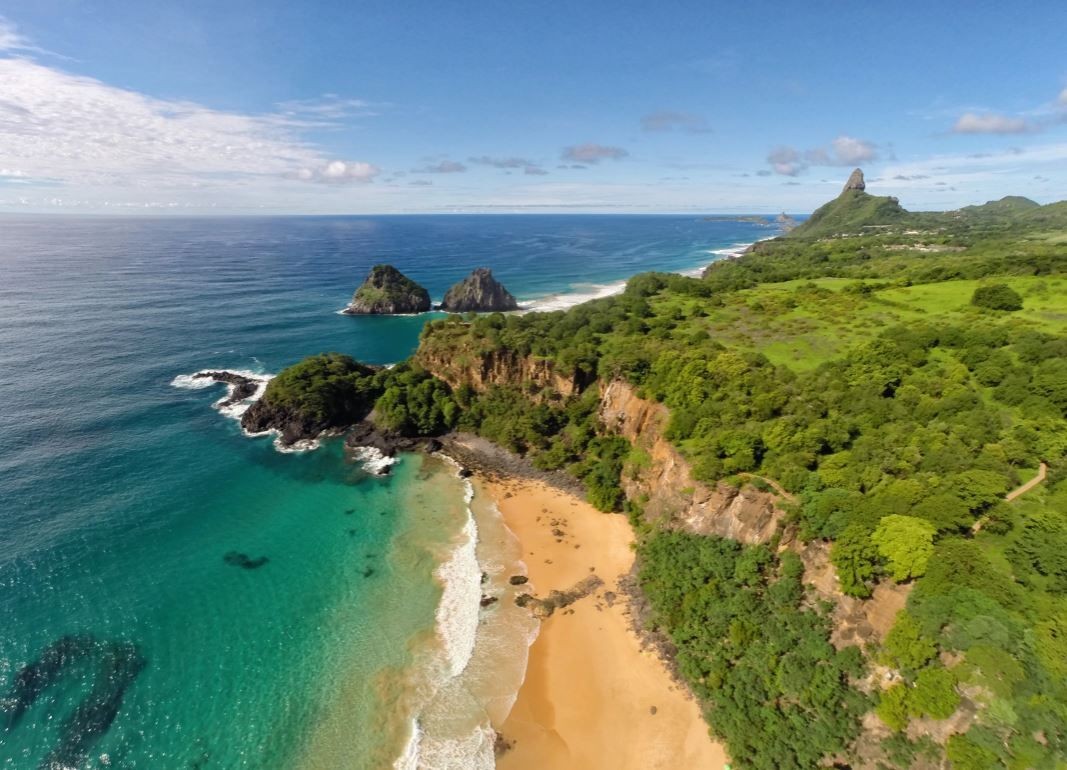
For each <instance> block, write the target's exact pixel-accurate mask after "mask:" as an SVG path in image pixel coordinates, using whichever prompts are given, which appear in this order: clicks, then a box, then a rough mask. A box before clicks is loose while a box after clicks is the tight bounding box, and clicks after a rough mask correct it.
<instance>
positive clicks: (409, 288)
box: [344, 265, 430, 315]
mask: <svg viewBox="0 0 1067 770" xmlns="http://www.w3.org/2000/svg"><path fill="white" fill-rule="evenodd" d="M429 309H430V294H429V292H427V291H426V289H424V288H423V287H422V286H420V285H419V284H417V283H415V282H414V281H413V280H411V279H410V278H408V277H407V276H406V275H404V274H403V273H401V272H400V271H399V270H397V269H396V268H395V267H393V266H392V265H375V266H374V267H373V268H371V271H370V275H368V276H367V279H366V280H365V281H364V282H363V285H362V286H360V287H359V288H358V289H356V293H355V294H353V295H352V302H351V303H349V305H348V307H347V308H345V310H344V313H345V315H398V314H408V313H425V312H426V311H427V310H429Z"/></svg>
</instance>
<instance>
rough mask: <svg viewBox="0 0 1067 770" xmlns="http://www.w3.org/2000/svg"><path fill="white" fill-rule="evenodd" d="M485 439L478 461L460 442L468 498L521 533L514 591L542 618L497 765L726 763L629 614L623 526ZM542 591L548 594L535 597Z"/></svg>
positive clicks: (626, 529) (503, 727) (504, 768)
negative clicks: (521, 576)
mask: <svg viewBox="0 0 1067 770" xmlns="http://www.w3.org/2000/svg"><path fill="white" fill-rule="evenodd" d="M486 443H488V442H486ZM489 446H490V447H492V448H493V450H494V451H493V452H492V453H491V454H490V455H489V456H488V457H485V456H483V457H482V458H481V460H482V461H481V462H480V463H479V462H472V461H471V460H472V457H471V456H472V455H475V454H477V451H476V449H475V448H473V447H469V446H468V447H467V450H468V453H467V455H466V456H465V457H464V461H465V465H466V467H469V468H471V469H472V470H473V472H474V475H473V477H472V479H471V480H472V481H473V482H474V487H475V489H476V494H477V495H478V496H481V497H484V498H486V499H488V500H490V501H492V502H493V503H494V504H495V507H496V509H497V510H498V511H499V513H500V516H501V518H502V519H503V522H504V524H505V526H506V527H507V528H508V529H509V530H510V531H511V533H513V534H514V536H515V537H516V538H517V540H518V543H519V546H520V548H521V559H522V561H523V562H524V563H525V566H526V575H527V577H528V579H529V583H528V584H527V585H526V586H520V588H526V589H528V590H529V591H530V593H532V594H533V595H535V596H536V597H537V599H535V600H533V601H530V602H528V604H527V606H528V607H529V608H531V609H532V610H533V614H534V615H535V616H538V617H540V618H541V620H540V628H539V630H538V633H537V636H536V638H535V640H534V641H533V643H532V645H531V646H530V648H529V651H528V661H527V665H526V671H525V675H524V676H523V679H522V682H521V685H520V687H519V690H518V693H517V696H516V699H515V702H514V705H513V706H512V708H511V709H510V712H509V713H508V714H507V717H506V718H505V719H504V720H503V721H502V722H499V723H497V724H495V725H494V727H495V728H496V731H497V746H498V756H497V763H496V766H497V767H498V768H500V770H533V769H534V768H538V770H539V769H540V768H544V767H581V768H583V769H585V768H588V769H589V770H598V768H603V769H604V770H609V768H610V769H611V770H620V769H621V770H629V769H632V770H646V769H649V768H664V770H666V769H667V768H680V767H685V768H707V769H708V770H720V769H721V768H723V767H724V766H726V764H727V762H728V760H727V758H726V753H725V749H724V747H723V746H721V745H720V744H718V743H715V742H714V741H713V740H712V738H711V736H710V734H709V732H708V725H707V723H706V722H705V721H704V719H703V716H702V715H701V712H700V708H699V705H698V704H697V702H696V701H695V700H694V699H693V698H692V696H691V695H690V693H689V691H688V690H687V689H686V688H685V687H684V685H682V684H680V683H679V682H678V681H677V679H676V678H675V677H674V675H673V672H672V667H671V666H670V665H668V663H667V662H666V661H665V660H664V659H663V658H662V657H661V651H660V650H659V649H658V648H656V647H655V645H650V644H649V643H648V640H647V638H645V636H644V635H643V634H642V633H641V632H640V630H639V625H640V624H639V623H638V622H637V621H636V619H635V618H634V617H633V614H632V613H633V612H634V611H635V609H634V607H633V604H634V602H632V600H631V592H632V586H633V577H632V572H633V563H634V552H633V548H632V544H633V539H634V537H633V531H632V529H631V527H630V525H629V522H628V521H627V520H626V519H625V517H623V516H621V515H617V514H606V513H601V512H600V511H597V510H596V509H594V508H593V507H592V506H591V505H589V504H588V503H587V502H585V501H584V499H583V498H581V497H579V496H578V495H576V494H575V489H574V487H573V485H564V486H563V487H562V488H561V487H560V486H557V485H555V484H553V483H552V480H551V479H543V478H537V477H535V476H534V474H531V473H523V472H522V470H523V469H522V468H521V467H517V468H516V469H515V470H518V471H519V472H518V473H513V471H512V466H521V465H522V464H523V461H522V460H521V459H519V458H515V457H514V456H510V453H507V452H505V451H504V450H501V449H500V448H499V447H493V446H492V445H491V444H490V445H489ZM450 449H453V447H447V448H446V449H445V452H446V453H450V452H449V450H450ZM456 459H459V458H456ZM501 463H503V464H501ZM535 473H540V472H535ZM598 581H602V584H600V583H599V582H598ZM554 592H559V593H554ZM550 594H551V599H552V601H551V602H548V603H545V602H543V601H540V600H544V599H545V598H548V597H549V596H550Z"/></svg>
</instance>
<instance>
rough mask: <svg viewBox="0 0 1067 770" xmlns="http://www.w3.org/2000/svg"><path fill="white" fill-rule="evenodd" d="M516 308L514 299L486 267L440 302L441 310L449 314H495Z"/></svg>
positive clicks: (452, 290)
mask: <svg viewBox="0 0 1067 770" xmlns="http://www.w3.org/2000/svg"><path fill="white" fill-rule="evenodd" d="M518 308H519V303H518V301H516V299H515V297H513V296H512V294H511V292H509V291H508V290H507V289H505V288H504V286H503V284H501V283H500V282H499V281H498V280H496V279H495V278H493V271H492V270H490V269H489V268H487V267H479V268H478V269H477V270H475V271H474V272H473V273H471V274H470V275H468V276H467V277H466V278H464V279H463V280H462V281H460V282H459V283H457V284H456V285H455V286H453V287H452V288H451V289H449V290H448V291H447V292H446V293H445V298H444V301H443V302H441V309H442V310H446V311H448V312H449V313H468V312H475V313H496V312H500V311H505V310H518Z"/></svg>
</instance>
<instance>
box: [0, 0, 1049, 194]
mask: <svg viewBox="0 0 1067 770" xmlns="http://www.w3.org/2000/svg"><path fill="white" fill-rule="evenodd" d="M1065 35H1067V3H1065V2H1063V0H1049V1H1045V0H1032V1H1031V2H1027V3H1023V4H1008V3H1004V2H985V1H984V0H972V1H971V2H967V3H963V2H960V1H959V0H925V2H921V3H919V2H911V0H900V1H899V2H896V3H863V2H844V1H843V0H835V1H833V2H829V1H821V0H818V1H815V2H805V3H786V2H781V0H779V1H778V2H760V1H759V0H747V1H746V2H744V3H737V2H734V3H722V2H720V3H713V2H709V1H708V0H694V1H692V2H690V1H689V0H686V1H684V2H681V1H674V0H657V2H655V3H653V2H648V1H647V0H642V1H640V2H631V0H613V1H611V2H601V1H600V0H584V1H583V0H578V1H576V2H570V3H561V2H551V1H550V0H541V1H540V2H527V1H526V0H506V1H505V2H501V1H500V0H495V1H493V2H485V1H483V0H462V1H461V2H442V1H441V0H429V1H424V0H406V1H405V0H381V1H380V0H352V1H350V2H340V1H339V0H338V1H335V2H329V1H327V0H301V2H293V1H292V0H285V1H284V2H282V1H280V0H255V1H254V2H253V1H252V0H225V2H219V1H218V0H182V1H181V2H177V1H176V0H168V1H167V2H164V1H163V0H32V2H31V0H17V1H14V2H13V1H11V0H0V211H6V212H11V211H15V212H20V211H21V212H71V213H151V214H160V213H179V214H187V215H189V214H257V213H258V214H362V213H408V212H430V213H434V212H502V213H503V212H509V213H510V212H557V211H558V212H635V213H638V212H649V213H656V212H664V213H666V212H707V213H712V212H723V213H731V212H736V213H742V212H743V213H771V212H778V211H783V210H784V211H788V212H791V213H805V212H808V211H811V210H812V209H813V208H815V207H817V206H818V205H820V204H821V203H823V202H825V201H826V200H827V199H829V198H832V197H833V196H835V195H836V194H837V193H838V191H839V190H840V188H841V186H842V184H843V183H844V181H845V179H847V177H848V174H849V173H850V172H851V170H852V169H853V168H854V167H856V166H859V167H862V168H863V170H864V171H865V173H866V176H867V182H868V188H867V189H868V192H872V193H876V194H886V195H895V196H897V197H899V198H900V201H901V203H902V204H903V205H904V206H905V207H906V208H909V209H912V210H932V209H952V208H957V207H959V206H963V205H968V204H972V203H981V202H984V201H986V200H990V199H994V198H999V197H1002V196H1004V195H1008V194H1018V195H1026V196H1028V197H1031V198H1033V199H1035V200H1037V201H1039V202H1042V203H1045V202H1051V201H1054V200H1060V199H1064V198H1067V44H1065V43H1064V40H1065Z"/></svg>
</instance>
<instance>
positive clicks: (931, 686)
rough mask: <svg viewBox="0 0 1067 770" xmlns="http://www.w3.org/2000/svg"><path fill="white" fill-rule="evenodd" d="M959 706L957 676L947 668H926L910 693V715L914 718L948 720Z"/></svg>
mask: <svg viewBox="0 0 1067 770" xmlns="http://www.w3.org/2000/svg"><path fill="white" fill-rule="evenodd" d="M959 705H960V696H959V694H958V693H957V692H956V675H955V674H953V673H952V672H951V671H949V670H948V669H947V668H941V667H933V668H924V669H923V670H922V671H920V672H919V675H918V676H917V677H916V678H915V687H913V688H912V689H911V690H910V691H909V692H908V713H910V714H911V715H912V716H916V717H922V716H926V717H933V718H934V719H948V718H949V717H950V716H952V712H954V711H955V710H956V707H957V706H959Z"/></svg>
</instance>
